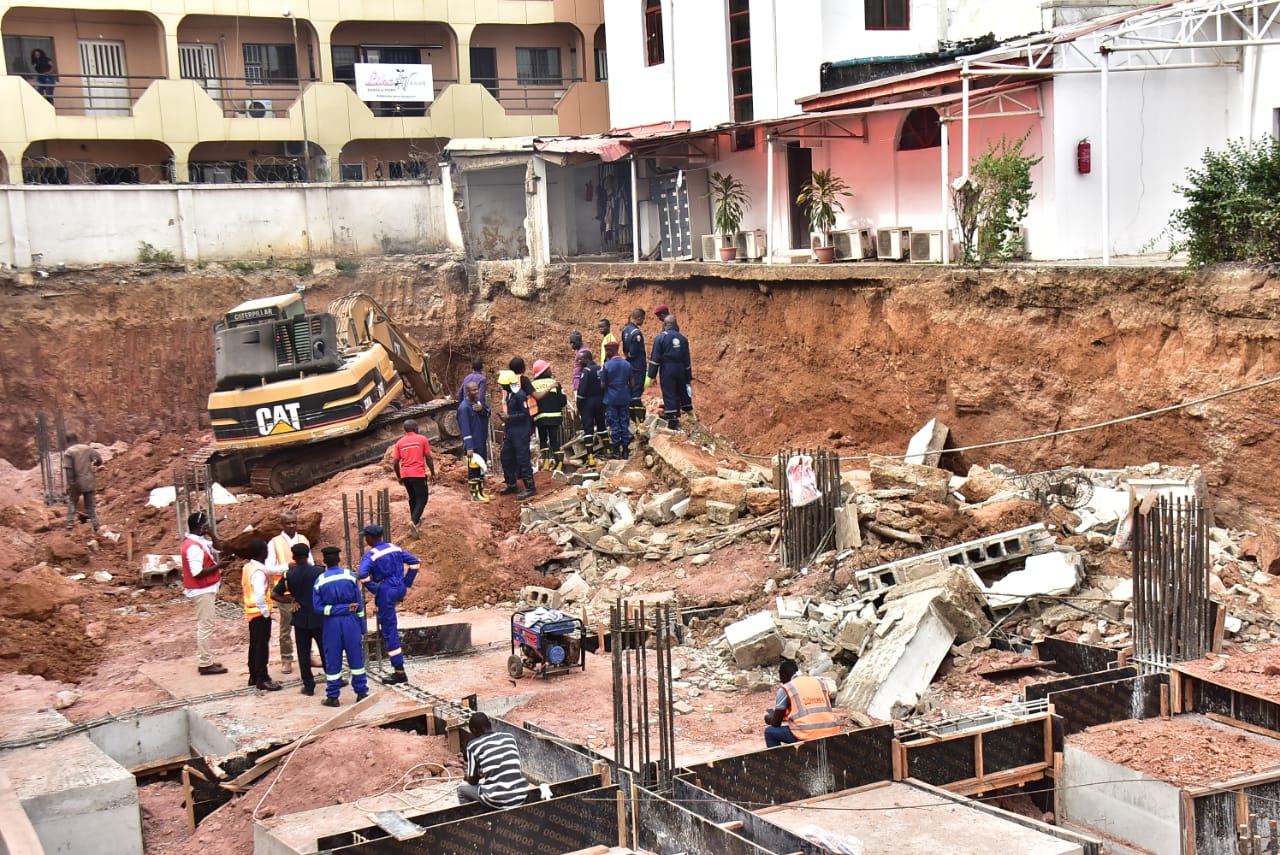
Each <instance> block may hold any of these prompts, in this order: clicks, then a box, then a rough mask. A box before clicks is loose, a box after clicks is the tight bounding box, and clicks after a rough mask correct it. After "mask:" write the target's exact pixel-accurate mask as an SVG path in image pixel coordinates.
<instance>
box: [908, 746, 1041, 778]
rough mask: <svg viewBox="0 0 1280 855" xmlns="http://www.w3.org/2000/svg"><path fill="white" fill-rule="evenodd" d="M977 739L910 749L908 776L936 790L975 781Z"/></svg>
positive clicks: (976, 775)
mask: <svg viewBox="0 0 1280 855" xmlns="http://www.w3.org/2000/svg"><path fill="white" fill-rule="evenodd" d="M977 739H978V737H977V735H976V734H974V735H972V736H963V737H956V738H953V739H948V740H946V741H945V742H933V743H926V744H924V745H912V746H911V747H910V748H909V749H908V751H907V776H908V777H911V778H915V779H916V780H919V781H924V782H925V783H926V784H933V785H934V786H937V787H945V786H946V785H947V784H951V783H955V782H956V781H967V780H970V779H973V778H977V777H978V764H977V754H976V750H977ZM1041 759H1042V760H1043V757H1042V758H1041Z"/></svg>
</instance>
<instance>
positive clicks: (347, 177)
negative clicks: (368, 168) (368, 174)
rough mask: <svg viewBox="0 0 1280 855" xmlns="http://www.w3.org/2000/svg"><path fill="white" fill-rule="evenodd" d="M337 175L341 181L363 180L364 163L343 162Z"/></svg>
mask: <svg viewBox="0 0 1280 855" xmlns="http://www.w3.org/2000/svg"><path fill="white" fill-rule="evenodd" d="M339 175H340V177H341V179H342V180H343V181H363V180H364V164H363V163H344V164H341V167H340V169H339Z"/></svg>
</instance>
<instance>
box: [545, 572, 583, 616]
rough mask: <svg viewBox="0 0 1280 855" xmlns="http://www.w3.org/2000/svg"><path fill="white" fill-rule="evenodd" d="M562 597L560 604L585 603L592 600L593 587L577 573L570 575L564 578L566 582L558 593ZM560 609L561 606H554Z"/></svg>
mask: <svg viewBox="0 0 1280 855" xmlns="http://www.w3.org/2000/svg"><path fill="white" fill-rule="evenodd" d="M556 593H558V594H559V595H560V604H561V605H565V604H568V603H585V602H587V601H588V600H590V599H591V586H590V585H588V584H587V580H586V579H583V578H582V577H581V576H579V575H578V574H577V573H570V574H569V575H568V576H565V577H564V581H562V582H561V583H560V589H559V590H558V591H556ZM552 608H559V606H552Z"/></svg>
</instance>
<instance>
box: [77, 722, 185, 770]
mask: <svg viewBox="0 0 1280 855" xmlns="http://www.w3.org/2000/svg"><path fill="white" fill-rule="evenodd" d="M187 723H188V716H187V710H186V708H178V709H174V710H169V711H167V712H161V713H155V714H154V715H147V716H134V717H132V718H125V719H120V720H118V721H111V722H107V723H106V724H103V725H99V726H97V727H91V728H90V729H89V739H91V740H92V741H93V744H94V745H96V746H98V747H99V748H100V749H102V752H103V753H104V754H106V755H107V756H108V757H110V758H111V759H112V760H114V761H116V762H117V763H119V764H120V765H121V766H124V767H126V768H129V769H135V768H138V767H143V766H148V765H151V764H155V763H161V762H164V761H167V760H173V759H175V758H177V757H188V756H190V755H191V748H190V746H191V738H190V734H189V729H188V724H187Z"/></svg>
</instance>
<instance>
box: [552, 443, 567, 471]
mask: <svg viewBox="0 0 1280 855" xmlns="http://www.w3.org/2000/svg"><path fill="white" fill-rule="evenodd" d="M551 459H552V462H553V463H554V464H555V465H554V466H552V467H551V468H552V469H553V470H554V471H556V472H563V471H564V449H563V448H560V449H557V450H556V451H554V452H552V454H551Z"/></svg>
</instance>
